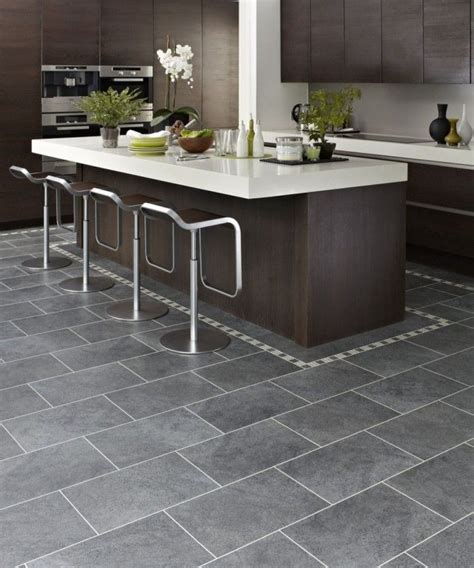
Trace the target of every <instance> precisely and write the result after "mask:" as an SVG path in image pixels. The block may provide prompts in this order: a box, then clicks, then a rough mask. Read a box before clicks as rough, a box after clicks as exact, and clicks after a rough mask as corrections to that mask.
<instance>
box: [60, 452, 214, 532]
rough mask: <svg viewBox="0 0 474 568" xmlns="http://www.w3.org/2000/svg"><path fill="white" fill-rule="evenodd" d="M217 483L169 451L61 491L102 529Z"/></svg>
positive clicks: (211, 487)
mask: <svg viewBox="0 0 474 568" xmlns="http://www.w3.org/2000/svg"><path fill="white" fill-rule="evenodd" d="M217 487H219V486H218V485H217V483H214V482H212V481H211V480H210V479H209V478H208V477H206V476H205V475H204V474H203V473H201V472H200V471H199V470H198V469H196V468H195V467H193V466H192V465H191V464H190V463H188V462H187V461H186V460H184V459H183V458H182V457H180V456H178V455H177V454H175V453H173V454H169V455H167V456H163V457H161V458H156V459H153V460H151V461H147V462H145V463H142V464H139V465H135V466H132V467H129V468H126V469H123V470H121V471H118V472H116V473H113V474H111V475H106V476H103V477H100V478H97V479H93V480H91V481H87V482H85V483H81V484H80V485H76V486H75V487H71V488H70V489H67V490H66V491H65V492H64V493H65V495H66V497H67V498H68V499H70V500H71V501H72V503H73V504H74V505H75V506H76V507H77V508H78V509H79V511H80V512H81V513H82V514H83V515H84V516H85V517H86V519H87V520H88V521H89V522H90V523H91V524H92V526H93V527H94V528H95V529H96V530H97V531H98V532H99V533H102V532H105V531H108V530H110V529H113V528H116V527H119V526H122V525H124V524H126V523H129V522H131V521H135V520H137V519H141V518H143V517H145V516H147V515H151V514H152V513H157V512H159V511H161V510H162V509H165V508H167V507H170V506H172V505H176V504H177V503H180V502H181V501H185V500H187V499H191V498H192V497H196V496H197V495H201V494H203V493H207V492H208V491H211V490H212V489H216V488H217Z"/></svg>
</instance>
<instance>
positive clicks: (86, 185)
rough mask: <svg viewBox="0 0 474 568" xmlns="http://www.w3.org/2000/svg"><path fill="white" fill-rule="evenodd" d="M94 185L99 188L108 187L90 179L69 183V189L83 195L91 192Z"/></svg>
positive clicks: (75, 193) (73, 192)
mask: <svg viewBox="0 0 474 568" xmlns="http://www.w3.org/2000/svg"><path fill="white" fill-rule="evenodd" d="M94 187H97V188H99V189H106V187H105V186H103V185H98V184H97V183H90V182H88V181H75V182H74V183H70V184H69V188H68V191H69V192H70V193H72V194H74V195H79V196H82V195H84V194H87V193H90V192H91V191H92V190H93V189H94Z"/></svg>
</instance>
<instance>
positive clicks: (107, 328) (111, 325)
mask: <svg viewBox="0 0 474 568" xmlns="http://www.w3.org/2000/svg"><path fill="white" fill-rule="evenodd" d="M156 327H158V324H157V323H156V322H154V321H141V322H135V323H134V322H128V321H117V320H105V321H99V322H97V323H90V324H89V325H81V326H80V327H78V328H76V329H75V330H74V331H75V332H76V333H78V334H79V335H80V336H81V337H83V338H84V339H85V340H86V341H89V342H90V343H95V342H97V341H104V340H106V339H113V338H114V337H122V336H124V335H132V334H134V333H137V332H139V331H143V330H146V329H155V328H156Z"/></svg>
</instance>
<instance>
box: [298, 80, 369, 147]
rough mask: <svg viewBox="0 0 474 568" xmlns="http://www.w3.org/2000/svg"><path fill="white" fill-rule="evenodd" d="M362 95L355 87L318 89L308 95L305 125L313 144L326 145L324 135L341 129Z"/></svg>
mask: <svg viewBox="0 0 474 568" xmlns="http://www.w3.org/2000/svg"><path fill="white" fill-rule="evenodd" d="M361 96H362V93H361V91H360V89H358V88H356V87H344V88H343V89H341V90H340V91H328V90H326V89H319V90H317V91H313V92H312V93H311V95H310V105H309V110H308V111H307V113H306V117H305V123H306V124H307V125H308V129H309V137H310V140H312V141H313V142H318V141H321V142H322V143H323V144H325V143H326V134H327V133H328V132H332V131H334V130H337V129H339V128H342V127H343V126H344V125H345V124H347V123H348V122H349V119H350V118H351V116H352V112H353V105H354V101H355V100H356V99H360V98H361Z"/></svg>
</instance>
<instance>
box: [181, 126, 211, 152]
mask: <svg viewBox="0 0 474 568" xmlns="http://www.w3.org/2000/svg"><path fill="white" fill-rule="evenodd" d="M213 142H214V131H213V130H211V129H209V128H207V129H205V130H186V129H184V130H182V131H181V135H180V137H179V138H178V144H179V145H180V146H181V148H183V150H186V152H189V153H190V154H202V153H203V152H205V151H206V150H209V148H210V147H211V146H212V143H213Z"/></svg>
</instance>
